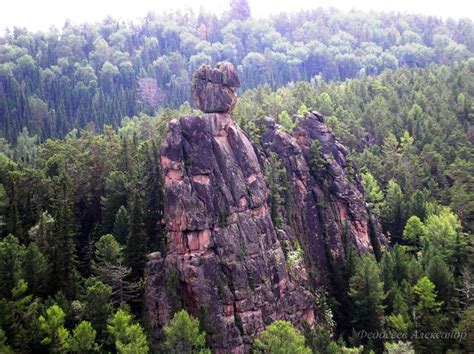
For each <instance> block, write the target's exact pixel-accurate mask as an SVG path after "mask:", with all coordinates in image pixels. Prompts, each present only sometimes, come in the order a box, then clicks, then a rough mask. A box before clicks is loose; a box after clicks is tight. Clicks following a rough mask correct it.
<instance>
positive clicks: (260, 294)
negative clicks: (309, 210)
mask: <svg viewBox="0 0 474 354" xmlns="http://www.w3.org/2000/svg"><path fill="white" fill-rule="evenodd" d="M226 75H227V74H226ZM225 80H226V82H231V81H232V80H234V79H233V78H232V77H231V75H229V78H227V77H226V78H225ZM161 164H162V167H163V172H164V175H165V194H166V200H167V203H166V207H165V222H166V226H167V230H168V250H167V254H166V256H165V257H164V259H163V258H162V257H161V256H160V255H159V254H156V253H155V254H153V255H151V256H150V260H149V262H148V266H147V270H146V276H147V284H146V293H145V294H146V295H145V303H146V310H147V317H148V319H149V323H150V325H151V328H152V329H153V331H154V333H155V335H156V336H160V330H161V328H162V326H163V325H165V324H167V323H168V322H169V320H170V317H171V313H172V311H173V310H174V306H175V304H174V302H175V300H176V299H181V301H182V303H183V305H184V307H185V308H186V309H187V310H188V311H189V312H190V313H192V314H193V315H195V316H198V317H199V316H200V317H202V316H204V320H205V323H206V332H207V335H208V339H209V341H210V343H211V345H212V347H213V350H214V352H217V353H241V352H248V351H249V350H250V348H251V345H252V340H253V337H254V336H256V335H258V334H259V333H260V332H261V331H262V330H263V329H264V327H265V326H267V325H268V324H270V323H271V322H273V321H274V320H276V319H286V320H289V321H291V322H293V323H294V324H295V325H298V323H299V322H300V320H306V321H308V322H309V323H310V324H312V323H313V322H314V318H315V317H314V310H313V303H314V299H313V296H312V295H311V293H310V291H309V282H308V281H307V278H308V277H307V272H306V269H305V266H304V264H303V263H302V264H300V265H299V266H298V271H297V273H298V274H297V276H293V275H292V274H290V273H291V269H289V268H288V266H287V263H286V261H285V255H284V253H283V249H282V245H281V242H280V240H279V238H278V236H277V234H276V232H275V230H274V227H273V225H272V221H271V218H270V216H269V211H268V206H267V187H266V185H265V181H264V178H263V174H262V170H261V167H260V164H259V161H258V159H257V156H256V153H255V150H254V148H253V146H252V145H251V144H250V142H249V140H248V139H247V137H246V136H245V135H244V134H243V133H242V132H241V131H240V129H239V128H238V127H237V126H236V125H235V123H234V122H233V120H232V119H231V118H230V116H229V115H228V114H222V113H214V114H205V115H202V116H197V117H183V118H181V119H179V120H174V121H172V122H171V123H170V126H169V131H168V134H167V136H166V140H165V142H164V144H163V146H162V150H161Z"/></svg>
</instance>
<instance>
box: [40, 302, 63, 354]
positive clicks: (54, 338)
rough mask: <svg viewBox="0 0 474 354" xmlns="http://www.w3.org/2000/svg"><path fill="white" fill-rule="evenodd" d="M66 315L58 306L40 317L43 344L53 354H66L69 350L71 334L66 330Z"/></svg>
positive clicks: (52, 307) (54, 306) (50, 308)
mask: <svg viewBox="0 0 474 354" xmlns="http://www.w3.org/2000/svg"><path fill="white" fill-rule="evenodd" d="M64 318H65V314H64V312H63V310H62V309H61V308H60V307H59V306H58V305H53V306H51V307H49V308H48V309H47V310H46V314H45V315H44V316H43V315H41V316H40V317H39V323H40V329H41V331H42V332H43V333H44V338H43V340H42V341H41V344H43V345H47V346H48V347H49V349H50V351H51V352H52V353H66V352H67V350H68V349H69V346H68V340H69V332H68V331H67V329H66V328H64Z"/></svg>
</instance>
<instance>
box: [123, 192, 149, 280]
mask: <svg viewBox="0 0 474 354" xmlns="http://www.w3.org/2000/svg"><path fill="white" fill-rule="evenodd" d="M132 193H133V194H132V197H131V200H130V206H129V210H130V214H129V218H128V237H127V247H126V248H125V259H126V262H127V265H128V266H129V267H130V268H131V269H132V273H131V278H132V279H133V280H138V279H139V278H141V277H142V276H143V270H144V268H145V263H146V256H147V253H148V237H147V234H146V231H145V225H144V222H143V207H142V200H143V199H142V197H141V195H140V191H139V190H138V188H137V189H135V190H134V191H133V192H132Z"/></svg>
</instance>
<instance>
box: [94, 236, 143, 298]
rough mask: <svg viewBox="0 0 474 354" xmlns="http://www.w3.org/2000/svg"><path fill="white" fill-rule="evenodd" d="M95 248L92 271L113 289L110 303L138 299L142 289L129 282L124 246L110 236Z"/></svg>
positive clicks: (104, 238) (104, 237) (102, 238)
mask: <svg viewBox="0 0 474 354" xmlns="http://www.w3.org/2000/svg"><path fill="white" fill-rule="evenodd" d="M95 248H96V249H95V261H94V262H93V265H92V269H93V271H94V274H96V275H97V276H98V277H99V278H100V280H101V281H103V282H104V283H105V284H107V285H109V286H110V287H111V288H112V293H111V298H110V301H111V302H112V303H113V304H117V305H118V304H120V303H122V302H124V301H127V302H128V301H131V300H136V299H138V297H139V295H140V292H139V290H140V287H139V285H138V284H136V283H132V282H130V281H128V280H127V278H128V277H129V275H130V269H129V268H126V267H125V266H124V265H123V256H122V246H120V244H119V243H118V242H117V241H116V240H115V238H114V237H113V236H112V235H110V234H109V235H104V236H102V237H101V238H100V239H99V240H98V241H97V242H96V244H95Z"/></svg>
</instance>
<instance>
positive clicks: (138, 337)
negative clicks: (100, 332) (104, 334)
mask: <svg viewBox="0 0 474 354" xmlns="http://www.w3.org/2000/svg"><path fill="white" fill-rule="evenodd" d="M107 331H108V332H109V333H110V335H111V336H112V337H113V340H114V344H115V348H116V350H117V352H118V353H143V354H146V353H148V352H149V348H148V341H147V338H146V335H145V331H144V330H143V328H142V327H141V326H140V325H139V324H138V323H132V316H131V315H130V314H129V313H128V312H126V311H124V310H123V309H119V310H118V311H117V312H116V313H115V315H113V316H112V317H111V318H110V319H109V321H108V325H107Z"/></svg>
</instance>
